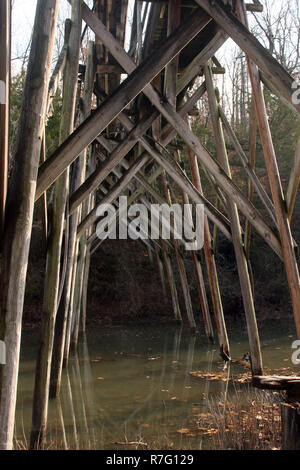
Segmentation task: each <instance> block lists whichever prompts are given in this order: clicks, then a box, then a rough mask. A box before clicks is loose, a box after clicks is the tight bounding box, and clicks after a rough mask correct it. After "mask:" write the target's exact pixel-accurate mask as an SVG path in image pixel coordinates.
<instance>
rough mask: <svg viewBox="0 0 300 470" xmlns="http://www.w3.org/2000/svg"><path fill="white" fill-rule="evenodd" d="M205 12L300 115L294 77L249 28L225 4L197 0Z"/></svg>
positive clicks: (208, 0)
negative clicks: (292, 91)
mask: <svg viewBox="0 0 300 470" xmlns="http://www.w3.org/2000/svg"><path fill="white" fill-rule="evenodd" d="M196 2H197V3H198V5H200V6H201V7H202V8H204V10H205V11H206V12H207V13H208V14H209V15H210V16H211V17H212V18H213V19H214V20H215V21H216V22H217V23H218V24H219V25H220V26H221V27H222V28H223V29H224V30H225V31H226V33H227V34H228V35H229V36H230V37H231V38H232V39H233V40H234V41H235V42H236V43H237V44H238V46H240V48H241V49H242V50H243V51H244V52H245V53H246V54H247V55H248V56H249V57H250V58H251V59H252V60H253V62H254V63H255V64H256V65H257V66H258V67H259V68H260V69H261V70H262V71H263V73H264V74H265V75H266V77H267V79H268V80H270V82H271V83H273V85H274V86H275V87H276V88H277V89H278V91H279V92H280V93H281V94H282V95H283V96H284V97H285V99H287V100H288V101H289V102H290V103H292V105H293V106H294V108H295V109H296V111H297V112H298V114H299V113H300V104H297V103H293V102H292V93H291V90H292V84H293V82H294V79H293V77H292V76H291V75H290V74H289V73H288V72H287V71H286V70H285V69H284V68H283V67H282V66H281V65H280V64H279V62H277V61H276V59H274V57H272V55H271V54H270V53H269V52H268V51H267V50H266V49H265V48H264V47H263V46H262V45H261V43H260V42H259V41H258V40H257V39H256V38H255V36H253V34H251V33H250V31H249V30H248V28H247V27H246V26H245V24H243V22H242V21H240V20H239V19H238V18H237V17H236V16H235V15H233V14H232V13H231V12H230V11H229V10H228V9H227V8H226V7H225V5H224V4H223V2H213V3H212V2H210V0H196Z"/></svg>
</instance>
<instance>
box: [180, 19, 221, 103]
mask: <svg viewBox="0 0 300 470" xmlns="http://www.w3.org/2000/svg"><path fill="white" fill-rule="evenodd" d="M227 38H228V36H227V34H225V32H224V31H223V30H222V29H221V28H219V29H218V31H217V32H216V35H215V36H214V37H213V38H212V39H211V40H210V41H209V43H208V44H207V45H206V46H205V47H204V48H203V49H202V50H201V51H200V52H199V54H197V55H196V57H195V58H194V59H193V60H192V61H191V63H190V64H189V65H187V66H186V68H185V69H184V70H183V71H182V73H181V74H180V76H179V78H178V81H177V85H176V89H177V95H178V94H179V93H180V92H181V91H182V90H183V89H184V88H185V87H186V85H187V84H189V83H190V82H191V81H192V80H193V79H194V78H195V77H196V76H197V75H199V74H202V73H203V66H204V65H205V64H206V62H207V61H208V60H209V59H210V58H211V57H212V56H213V55H214V54H215V53H216V51H217V50H219V49H220V47H221V46H222V45H223V44H224V43H225V42H226V40H227Z"/></svg>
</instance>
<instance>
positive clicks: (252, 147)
mask: <svg viewBox="0 0 300 470" xmlns="http://www.w3.org/2000/svg"><path fill="white" fill-rule="evenodd" d="M256 143H257V117H256V110H255V103H254V100H253V98H252V100H251V112H250V130H249V165H250V167H251V168H252V170H253V171H254V170H255V162H256ZM253 194H254V186H253V184H252V182H251V180H249V181H248V198H249V201H251V202H252V201H253ZM250 243H251V225H250V223H249V221H248V220H246V224H245V235H244V245H245V252H246V256H247V259H248V260H249V256H250ZM252 288H253V286H252Z"/></svg>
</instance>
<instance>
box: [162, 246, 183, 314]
mask: <svg viewBox="0 0 300 470" xmlns="http://www.w3.org/2000/svg"><path fill="white" fill-rule="evenodd" d="M161 251H162V255H163V259H164V263H165V268H166V272H167V277H168V281H169V286H170V292H171V299H172V305H173V311H174V316H175V320H177V321H178V322H182V316H181V311H180V306H179V300H178V294H177V289H176V284H175V279H174V274H173V269H172V264H171V260H170V256H169V255H168V253H167V249H166V245H165V242H164V240H161Z"/></svg>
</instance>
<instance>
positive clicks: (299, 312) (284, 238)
mask: <svg viewBox="0 0 300 470" xmlns="http://www.w3.org/2000/svg"><path fill="white" fill-rule="evenodd" d="M237 7H238V14H239V17H240V19H241V21H242V22H243V23H244V24H245V25H246V26H247V17H246V12H245V9H244V4H243V2H242V1H241V0H239V1H238V2H237ZM247 62H248V70H249V75H250V81H251V86H252V93H253V98H254V102H255V107H256V115H257V121H258V127H259V131H260V136H261V142H262V147H263V152H264V156H265V161H266V167H267V171H268V177H269V182H270V188H271V193H272V197H273V202H274V207H275V213H276V218H277V223H278V229H279V233H280V240H281V246H282V255H283V261H284V264H285V269H286V274H287V280H288V284H289V290H290V295H291V300H292V305H293V312H294V319H295V324H296V330H297V334H298V337H299V338H300V278H299V270H298V265H297V260H296V256H295V251H294V244H293V239H292V235H291V229H290V224H289V220H288V214H287V208H286V201H285V198H284V195H283V190H282V185H281V179H280V174H279V170H278V164H277V158H276V154H275V150H274V146H273V141H272V136H271V132H270V126H269V121H268V117H267V111H266V105H265V100H264V95H263V90H262V85H261V81H260V77H259V72H258V69H257V67H256V65H255V64H254V62H253V61H252V60H251V59H250V57H247Z"/></svg>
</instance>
